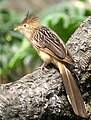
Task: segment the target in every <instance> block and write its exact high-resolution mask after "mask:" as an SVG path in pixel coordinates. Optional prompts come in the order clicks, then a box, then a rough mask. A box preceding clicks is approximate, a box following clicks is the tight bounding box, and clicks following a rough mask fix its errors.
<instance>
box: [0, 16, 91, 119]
mask: <svg viewBox="0 0 91 120" xmlns="http://www.w3.org/2000/svg"><path fill="white" fill-rule="evenodd" d="M67 46H68V49H69V51H70V53H71V54H72V56H73V58H74V60H75V61H76V67H75V68H71V67H70V70H71V71H72V73H73V75H74V77H75V78H76V79H77V80H78V81H77V83H78V85H79V87H80V90H81V92H82V96H83V98H84V101H85V104H86V110H87V115H88V116H89V118H88V120H91V91H90V87H91V16H90V17H89V18H88V19H87V20H86V21H85V22H84V23H83V24H82V25H81V26H80V27H79V28H78V29H77V30H76V31H75V33H74V34H73V35H72V36H71V38H70V39H69V41H68V42H67ZM30 119H42V120H47V119H50V120H51V119H52V120H56V119H61V120H62V119H63V120H64V119H66V120H67V119H69V120H84V119H83V118H80V117H77V116H76V115H75V114H74V112H73V110H72V107H71V105H70V104H69V102H68V100H67V98H66V93H65V89H64V86H63V83H62V78H61V76H60V74H59V71H58V70H57V69H56V68H55V66H54V65H48V66H45V67H44V69H43V70H42V71H41V70H40V69H38V70H36V71H34V72H33V73H32V74H28V75H26V76H24V77H23V78H21V79H20V80H18V81H16V82H13V83H8V84H1V85H0V120H30Z"/></svg>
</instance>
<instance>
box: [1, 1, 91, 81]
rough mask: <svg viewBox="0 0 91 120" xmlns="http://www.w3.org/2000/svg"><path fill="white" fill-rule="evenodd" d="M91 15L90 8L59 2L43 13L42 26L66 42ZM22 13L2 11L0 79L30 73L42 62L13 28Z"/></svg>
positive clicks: (11, 79) (14, 77) (18, 21)
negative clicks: (48, 28) (51, 30)
mask: <svg viewBox="0 0 91 120" xmlns="http://www.w3.org/2000/svg"><path fill="white" fill-rule="evenodd" d="M90 14H91V9H86V8H84V9H82V8H79V7H75V6H74V5H73V6H72V5H71V4H68V3H67V4H59V5H55V6H53V7H51V8H50V9H48V10H45V11H43V12H41V13H40V18H41V22H42V23H43V25H45V26H48V27H50V28H51V29H53V30H54V31H55V32H56V33H57V34H58V35H59V36H60V37H61V38H62V39H63V40H64V42H66V41H67V40H68V38H69V37H70V36H71V34H72V33H73V32H74V31H75V30H76V29H77V27H78V26H79V25H80V24H81V23H82V21H83V20H85V19H86V18H87V17H88V16H89V15H90ZM23 16H24V15H23V14H20V13H16V12H11V11H8V10H6V9H4V10H1V11H0V79H1V80H2V79H3V76H6V78H5V79H7V80H8V81H15V80H17V79H18V78H19V77H21V76H23V75H25V74H26V73H29V72H31V71H32V70H33V69H34V68H35V67H36V66H38V65H40V64H41V61H40V59H39V57H38V55H37V54H36V52H35V51H34V49H33V48H32V46H31V44H29V43H28V41H27V40H26V39H25V38H24V37H23V36H22V35H21V34H20V33H18V32H14V31H13V29H14V27H15V26H17V25H18V24H19V23H20V22H21V19H23Z"/></svg>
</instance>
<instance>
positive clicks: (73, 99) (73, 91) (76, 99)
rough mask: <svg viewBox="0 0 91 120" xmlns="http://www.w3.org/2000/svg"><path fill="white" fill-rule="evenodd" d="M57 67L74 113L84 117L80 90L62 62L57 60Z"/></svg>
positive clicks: (84, 111) (84, 112)
mask: <svg viewBox="0 0 91 120" xmlns="http://www.w3.org/2000/svg"><path fill="white" fill-rule="evenodd" d="M58 68H59V70H60V73H61V74H62V79H63V83H64V86H65V89H66V93H67V95H68V98H69V99H68V100H69V102H70V103H71V105H72V108H73V110H74V113H75V114H76V115H78V116H81V117H86V110H85V105H84V101H83V98H82V96H81V93H80V90H79V88H78V86H77V84H76V81H75V80H74V78H73V76H72V74H71V72H70V71H69V70H68V69H67V68H66V66H65V65H64V64H62V63H59V62H58Z"/></svg>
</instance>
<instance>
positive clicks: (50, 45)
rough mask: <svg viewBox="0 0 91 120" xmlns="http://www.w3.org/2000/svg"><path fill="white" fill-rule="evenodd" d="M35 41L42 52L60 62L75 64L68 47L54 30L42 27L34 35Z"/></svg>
mask: <svg viewBox="0 0 91 120" xmlns="http://www.w3.org/2000/svg"><path fill="white" fill-rule="evenodd" d="M35 39H36V43H35V46H36V47H37V48H38V49H40V50H41V51H43V52H45V53H47V54H48V55H50V56H52V57H53V58H55V59H57V60H58V61H61V62H62V61H63V62H66V63H69V64H73V59H72V58H71V56H70V55H69V53H68V50H67V47H66V46H65V45H64V43H63V41H62V40H61V38H59V36H58V35H57V34H56V33H55V32H53V31H52V30H50V29H48V28H47V27H43V26H42V27H41V28H40V29H39V30H38V31H37V34H35V35H34V40H35ZM35 46H34V47H35Z"/></svg>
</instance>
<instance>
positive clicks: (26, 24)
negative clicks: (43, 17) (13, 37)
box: [14, 14, 40, 38]
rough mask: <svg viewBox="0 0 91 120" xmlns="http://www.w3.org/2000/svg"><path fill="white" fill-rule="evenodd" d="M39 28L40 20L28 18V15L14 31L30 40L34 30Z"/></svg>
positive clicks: (35, 17) (36, 17)
mask: <svg viewBox="0 0 91 120" xmlns="http://www.w3.org/2000/svg"><path fill="white" fill-rule="evenodd" d="M39 27H40V20H39V18H38V16H32V17H31V18H30V16H29V14H28V15H27V16H26V18H25V19H24V20H23V21H22V23H20V25H18V26H17V27H16V28H15V29H14V30H15V31H16V30H18V31H20V32H21V33H22V34H24V35H25V36H26V37H27V38H30V37H31V35H32V33H33V32H34V30H36V29H37V28H39Z"/></svg>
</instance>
